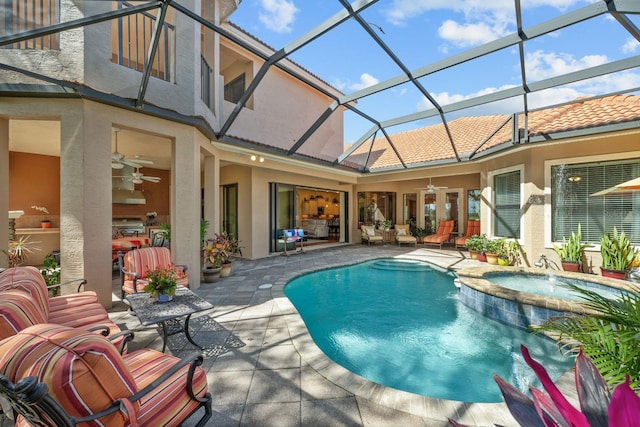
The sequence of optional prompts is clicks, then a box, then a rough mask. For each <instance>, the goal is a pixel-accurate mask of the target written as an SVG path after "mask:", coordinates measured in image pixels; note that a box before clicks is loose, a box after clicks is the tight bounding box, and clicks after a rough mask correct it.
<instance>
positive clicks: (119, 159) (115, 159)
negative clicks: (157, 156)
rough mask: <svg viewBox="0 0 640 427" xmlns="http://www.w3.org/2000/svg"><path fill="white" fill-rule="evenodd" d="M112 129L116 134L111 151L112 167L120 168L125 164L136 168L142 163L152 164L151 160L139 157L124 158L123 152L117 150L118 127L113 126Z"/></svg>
mask: <svg viewBox="0 0 640 427" xmlns="http://www.w3.org/2000/svg"><path fill="white" fill-rule="evenodd" d="M113 131H114V132H115V134H116V149H115V151H114V152H113V153H111V168H112V169H122V168H123V167H124V166H125V165H127V166H131V167H134V168H136V169H137V168H141V167H142V166H143V165H152V164H153V162H152V161H151V160H144V159H139V158H134V159H133V160H129V159H127V158H125V156H124V154H122V153H119V152H118V132H120V129H119V128H113Z"/></svg>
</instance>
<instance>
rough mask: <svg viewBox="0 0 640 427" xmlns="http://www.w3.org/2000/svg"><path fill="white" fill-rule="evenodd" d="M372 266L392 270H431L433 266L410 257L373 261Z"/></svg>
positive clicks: (377, 268)
mask: <svg viewBox="0 0 640 427" xmlns="http://www.w3.org/2000/svg"><path fill="white" fill-rule="evenodd" d="M370 268H373V269H376V270H392V271H430V270H432V267H431V266H430V265H429V264H427V263H425V262H421V261H413V260H409V259H406V260H405V259H381V260H378V261H375V262H373V263H372V264H371V265H370Z"/></svg>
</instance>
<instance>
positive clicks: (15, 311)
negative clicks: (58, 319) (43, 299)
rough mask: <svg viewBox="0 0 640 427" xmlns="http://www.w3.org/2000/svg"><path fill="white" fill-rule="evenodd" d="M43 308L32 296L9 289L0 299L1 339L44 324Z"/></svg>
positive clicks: (19, 290)
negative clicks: (38, 324)
mask: <svg viewBox="0 0 640 427" xmlns="http://www.w3.org/2000/svg"><path fill="white" fill-rule="evenodd" d="M46 321H47V319H45V317H44V315H43V313H42V310H41V308H40V307H39V305H38V304H37V303H36V302H35V301H34V299H33V298H32V297H31V295H30V294H29V293H28V292H26V291H24V290H22V289H7V290H4V291H2V293H1V297H0V339H4V338H7V337H10V336H12V335H15V334H16V333H18V332H19V331H21V330H23V329H24V328H27V327H29V326H32V325H35V324H37V323H44V322H46Z"/></svg>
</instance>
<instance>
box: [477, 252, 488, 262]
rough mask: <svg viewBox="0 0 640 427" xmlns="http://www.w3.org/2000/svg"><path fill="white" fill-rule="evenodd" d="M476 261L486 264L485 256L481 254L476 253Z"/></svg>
mask: <svg viewBox="0 0 640 427" xmlns="http://www.w3.org/2000/svg"><path fill="white" fill-rule="evenodd" d="M478 261H480V262H487V255H486V254H483V253H482V252H478Z"/></svg>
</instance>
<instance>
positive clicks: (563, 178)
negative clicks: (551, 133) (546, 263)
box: [551, 159, 640, 245]
mask: <svg viewBox="0 0 640 427" xmlns="http://www.w3.org/2000/svg"><path fill="white" fill-rule="evenodd" d="M638 176H640V159H634V160H624V161H612V162H597V163H588V164H572V165H557V166H552V167H551V209H552V218H551V223H552V239H553V241H555V242H557V241H562V238H563V237H566V238H568V237H570V236H571V232H572V231H576V230H577V229H578V224H581V228H582V239H583V240H584V241H585V242H588V243H593V244H599V243H600V238H601V237H602V235H603V234H605V233H606V232H611V231H612V230H613V227H616V228H617V229H618V231H624V232H625V234H626V235H627V236H628V237H629V238H630V239H631V241H632V242H633V244H634V245H638V244H640V191H635V192H634V191H629V192H620V191H615V190H612V189H613V187H615V186H616V185H617V184H621V183H623V182H625V181H628V180H630V179H633V178H637V177H638ZM607 189H609V190H611V191H609V192H606V191H603V190H607ZM595 193H606V194H604V195H598V194H595Z"/></svg>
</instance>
